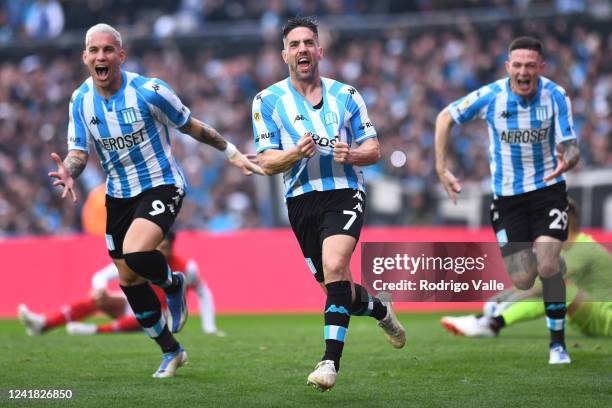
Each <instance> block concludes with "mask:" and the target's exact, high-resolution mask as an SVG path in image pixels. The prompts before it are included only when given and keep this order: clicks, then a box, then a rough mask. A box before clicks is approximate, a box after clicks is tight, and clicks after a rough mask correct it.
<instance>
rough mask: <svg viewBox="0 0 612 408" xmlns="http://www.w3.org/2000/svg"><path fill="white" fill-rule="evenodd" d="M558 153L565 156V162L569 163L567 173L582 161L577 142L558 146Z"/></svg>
mask: <svg viewBox="0 0 612 408" xmlns="http://www.w3.org/2000/svg"><path fill="white" fill-rule="evenodd" d="M557 152H558V153H560V154H561V155H562V156H563V160H564V161H565V162H566V163H567V169H566V171H567V170H570V169H571V168H573V167H574V166H575V165H576V164H578V161H579V160H580V149H579V148H578V142H576V140H569V141H567V142H563V143H559V144H558V145H557Z"/></svg>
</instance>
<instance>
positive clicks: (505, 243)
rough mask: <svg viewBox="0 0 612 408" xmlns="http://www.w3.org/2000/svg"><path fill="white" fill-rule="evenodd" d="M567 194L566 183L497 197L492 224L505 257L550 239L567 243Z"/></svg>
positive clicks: (492, 211) (492, 205) (493, 206)
mask: <svg viewBox="0 0 612 408" xmlns="http://www.w3.org/2000/svg"><path fill="white" fill-rule="evenodd" d="M567 209H568V203H567V190H566V187H565V182H561V183H557V184H554V185H552V186H548V187H544V188H541V189H539V190H535V191H530V192H528V193H524V194H518V195H515V196H507V197H498V198H496V199H494V200H493V203H492V204H491V224H492V225H493V229H494V230H495V234H496V235H497V241H498V242H499V245H500V247H501V252H502V255H503V256H508V255H511V254H513V253H515V252H518V251H520V250H522V249H524V248H528V247H529V248H530V247H531V246H532V243H533V242H534V241H535V240H536V238H538V237H540V236H543V235H547V236H549V237H553V238H557V239H558V240H560V241H565V240H566V239H567V228H568V225H567V224H568V216H567Z"/></svg>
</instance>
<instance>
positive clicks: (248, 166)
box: [179, 116, 264, 176]
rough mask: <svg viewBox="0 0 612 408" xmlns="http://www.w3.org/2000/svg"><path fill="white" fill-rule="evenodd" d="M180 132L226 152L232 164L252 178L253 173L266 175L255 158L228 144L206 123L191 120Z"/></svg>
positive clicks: (191, 118)
mask: <svg viewBox="0 0 612 408" xmlns="http://www.w3.org/2000/svg"><path fill="white" fill-rule="evenodd" d="M179 130H180V131H181V132H183V133H185V134H188V135H189V136H191V137H193V138H194V139H195V140H197V141H198V142H201V143H206V144H208V145H210V146H212V147H214V148H215V149H217V150H221V151H223V152H225V155H226V156H227V158H228V160H229V161H230V163H232V164H233V165H234V166H236V167H238V168H239V169H240V170H242V172H243V173H244V174H245V175H247V176H250V175H251V174H253V173H257V174H261V175H264V172H263V170H262V169H261V167H259V166H258V165H257V160H256V159H255V158H254V156H249V157H247V156H245V155H243V154H242V153H240V151H239V150H238V149H237V148H236V146H234V145H233V144H232V143H230V142H228V141H227V140H225V139H224V138H223V136H221V135H220V134H219V132H217V131H216V130H215V128H213V127H212V126H209V125H207V124H206V123H204V122H202V121H200V120H198V119H196V118H194V117H193V116H192V117H190V118H189V120H188V121H187V123H185V124H184V125H183V126H182V127H180V128H179Z"/></svg>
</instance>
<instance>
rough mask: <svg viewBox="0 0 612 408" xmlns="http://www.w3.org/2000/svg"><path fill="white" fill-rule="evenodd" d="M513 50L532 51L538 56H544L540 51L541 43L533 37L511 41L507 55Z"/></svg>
mask: <svg viewBox="0 0 612 408" xmlns="http://www.w3.org/2000/svg"><path fill="white" fill-rule="evenodd" d="M514 50H533V51H537V53H538V54H540V55H544V53H543V51H542V42H541V41H540V40H538V39H537V38H533V37H518V38H515V39H514V40H512V42H511V43H510V47H508V55H510V53H512V51H514Z"/></svg>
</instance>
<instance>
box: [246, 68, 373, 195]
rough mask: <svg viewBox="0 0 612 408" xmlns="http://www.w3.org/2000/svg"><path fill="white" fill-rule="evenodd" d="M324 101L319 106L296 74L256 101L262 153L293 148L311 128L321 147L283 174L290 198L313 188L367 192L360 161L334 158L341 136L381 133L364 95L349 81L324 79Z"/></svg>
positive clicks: (255, 117) (346, 139)
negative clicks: (299, 87) (298, 86)
mask: <svg viewBox="0 0 612 408" xmlns="http://www.w3.org/2000/svg"><path fill="white" fill-rule="evenodd" d="M321 82H322V85H323V106H322V107H321V108H320V109H314V108H313V107H312V105H311V104H310V103H309V102H308V101H307V100H306V99H305V98H304V97H303V96H302V95H300V94H299V93H298V92H297V91H296V90H295V89H294V88H293V85H291V80H290V78H287V79H284V80H282V81H280V82H277V83H276V84H274V85H271V86H269V87H268V88H266V89H264V90H263V91H262V92H260V93H259V94H258V95H257V96H256V97H255V99H254V100H253V117H252V122H253V134H254V137H255V147H256V149H257V153H260V152H262V151H264V150H267V149H278V150H289V149H292V148H294V147H295V146H296V145H297V142H298V140H300V138H301V137H302V136H303V135H304V133H306V132H311V133H312V134H313V139H314V140H315V143H316V145H317V152H316V153H315V155H314V156H313V157H310V158H304V159H302V160H300V161H299V162H297V163H296V164H295V165H294V166H293V168H291V169H290V170H288V171H286V172H285V173H284V175H283V179H284V183H285V198H289V197H295V196H298V195H300V194H304V193H308V192H310V191H313V190H316V191H328V190H337V189H341V188H353V189H359V190H361V191H365V189H364V186H363V172H362V171H361V169H360V168H359V167H357V166H353V165H350V164H340V163H337V162H335V161H334V157H333V147H334V145H335V144H336V141H337V140H341V141H343V142H345V143H347V144H348V145H349V146H351V143H353V142H355V143H357V144H361V143H363V141H364V140H366V139H369V138H372V137H376V129H375V128H374V126H373V125H372V122H371V121H370V119H369V117H368V112H367V109H366V106H365V103H364V101H363V98H362V97H361V95H360V94H359V92H357V90H356V89H355V88H353V87H351V86H349V85H346V84H343V83H341V82H338V81H335V80H333V79H329V78H321Z"/></svg>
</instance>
